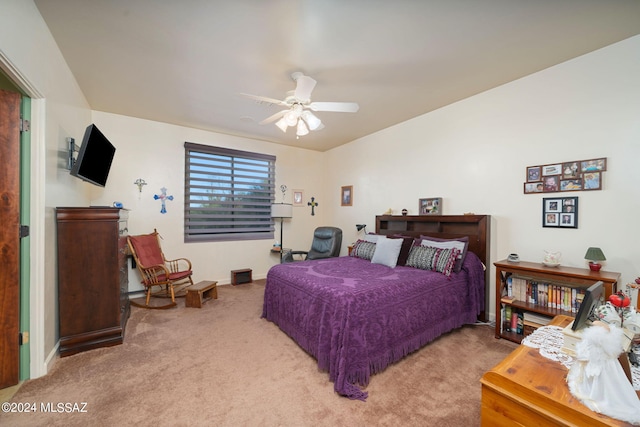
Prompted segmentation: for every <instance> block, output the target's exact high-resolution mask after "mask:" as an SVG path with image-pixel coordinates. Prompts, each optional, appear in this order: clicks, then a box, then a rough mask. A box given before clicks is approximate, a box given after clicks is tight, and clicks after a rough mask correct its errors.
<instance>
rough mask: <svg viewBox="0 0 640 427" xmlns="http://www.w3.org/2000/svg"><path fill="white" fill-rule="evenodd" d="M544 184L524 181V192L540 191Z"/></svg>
mask: <svg viewBox="0 0 640 427" xmlns="http://www.w3.org/2000/svg"><path fill="white" fill-rule="evenodd" d="M543 188H544V185H543V184H542V182H525V183H524V194H531V193H542V190H543Z"/></svg>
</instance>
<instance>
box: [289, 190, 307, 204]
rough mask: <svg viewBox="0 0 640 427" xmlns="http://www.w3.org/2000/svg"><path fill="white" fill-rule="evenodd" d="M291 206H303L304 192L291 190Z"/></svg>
mask: <svg viewBox="0 0 640 427" xmlns="http://www.w3.org/2000/svg"><path fill="white" fill-rule="evenodd" d="M292 204H293V206H304V191H302V190H293V203H292Z"/></svg>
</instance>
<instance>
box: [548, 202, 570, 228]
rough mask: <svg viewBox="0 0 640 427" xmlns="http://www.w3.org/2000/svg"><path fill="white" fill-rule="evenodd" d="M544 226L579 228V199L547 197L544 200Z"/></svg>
mask: <svg viewBox="0 0 640 427" xmlns="http://www.w3.org/2000/svg"><path fill="white" fill-rule="evenodd" d="M542 226H543V227H556V228H578V198H577V197H546V198H544V199H542Z"/></svg>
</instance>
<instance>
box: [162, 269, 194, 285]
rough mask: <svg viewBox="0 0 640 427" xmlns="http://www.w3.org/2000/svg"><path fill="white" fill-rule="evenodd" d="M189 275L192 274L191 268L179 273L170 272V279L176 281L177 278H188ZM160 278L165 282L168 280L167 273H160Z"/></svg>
mask: <svg viewBox="0 0 640 427" xmlns="http://www.w3.org/2000/svg"><path fill="white" fill-rule="evenodd" d="M189 276H191V270H185V271H178V272H177V273H170V274H169V280H171V281H172V282H175V281H176V280H182V279H186V278H187V277H189ZM158 280H159V281H161V282H164V281H165V280H166V278H165V275H164V274H159V275H158Z"/></svg>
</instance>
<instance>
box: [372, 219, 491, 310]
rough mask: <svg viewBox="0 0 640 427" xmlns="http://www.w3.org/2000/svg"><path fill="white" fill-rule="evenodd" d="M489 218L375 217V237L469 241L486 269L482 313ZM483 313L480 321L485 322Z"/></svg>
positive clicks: (488, 282)
mask: <svg viewBox="0 0 640 427" xmlns="http://www.w3.org/2000/svg"><path fill="white" fill-rule="evenodd" d="M490 223H491V216H489V215H406V216H402V215H379V216H376V234H384V235H392V234H402V235H405V236H412V237H418V236H420V235H422V236H431V237H439V238H442V239H452V238H456V237H464V236H468V237H469V249H468V250H470V251H471V252H473V253H475V254H476V255H478V258H480V261H482V263H483V264H484V265H485V275H484V295H485V310H487V309H488V308H489V295H490V291H489V286H490V283H491V282H490V279H489V273H490V267H491V264H490V262H489V254H490V253H491V241H490V233H489V227H490ZM484 317H485V316H484V313H482V315H481V318H483V320H484Z"/></svg>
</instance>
